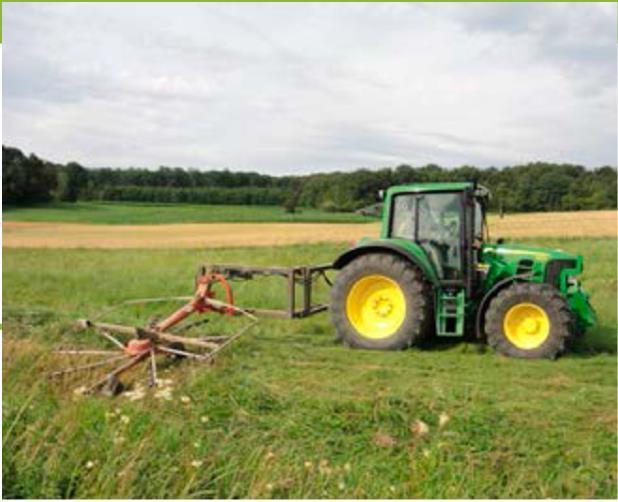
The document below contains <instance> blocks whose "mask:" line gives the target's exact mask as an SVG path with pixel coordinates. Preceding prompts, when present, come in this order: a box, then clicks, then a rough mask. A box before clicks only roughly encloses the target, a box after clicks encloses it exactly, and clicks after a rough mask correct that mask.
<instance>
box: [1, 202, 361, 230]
mask: <svg viewBox="0 0 618 502" xmlns="http://www.w3.org/2000/svg"><path fill="white" fill-rule="evenodd" d="M2 218H3V220H4V221H35V222H49V221H54V222H56V221H60V222H66V223H91V224H107V225H149V224H164V223H212V222H227V223H234V222H282V223H290V222H308V223H312V222H323V223H362V222H367V221H373V220H372V219H371V218H367V217H364V216H360V215H358V214H355V213H327V212H325V211H320V210H318V209H311V208H299V209H298V210H297V211H296V212H295V213H292V214H291V213H286V212H285V210H284V209H283V208H282V207H281V206H223V205H205V204H201V205H194V204H148V203H115V202H107V203H105V202H77V203H75V204H70V203H54V204H44V205H40V206H36V207H24V208H17V207H13V208H8V209H7V208H3V211H2Z"/></svg>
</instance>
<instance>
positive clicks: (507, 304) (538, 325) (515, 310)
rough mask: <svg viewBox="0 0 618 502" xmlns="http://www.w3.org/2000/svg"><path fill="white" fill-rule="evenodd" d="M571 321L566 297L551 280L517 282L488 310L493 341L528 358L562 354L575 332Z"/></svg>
mask: <svg viewBox="0 0 618 502" xmlns="http://www.w3.org/2000/svg"><path fill="white" fill-rule="evenodd" d="M571 324H572V323H571V313H570V309H569V306H568V304H567V302H566V300H565V299H564V297H563V296H562V295H561V294H560V293H559V292H558V290H556V288H554V287H553V286H550V285H549V284H538V283H529V282H523V283H516V284H513V285H511V286H509V287H508V288H506V289H504V290H502V291H500V293H498V294H497V295H496V297H495V298H494V299H493V300H492V301H491V303H490V304H489V308H488V309H487V312H486V313H485V334H486V335H487V342H488V343H489V345H491V346H492V347H493V348H494V349H495V350H496V351H497V352H499V353H501V354H504V355H506V356H510V357H520V358H525V359H540V358H550V359H555V358H556V357H558V356H559V355H560V354H561V353H562V352H564V349H565V346H566V342H567V340H568V339H569V338H570V337H571V335H572V333H571Z"/></svg>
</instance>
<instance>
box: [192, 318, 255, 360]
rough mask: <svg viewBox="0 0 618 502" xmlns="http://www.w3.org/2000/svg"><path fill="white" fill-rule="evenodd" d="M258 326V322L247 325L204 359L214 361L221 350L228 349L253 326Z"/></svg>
mask: <svg viewBox="0 0 618 502" xmlns="http://www.w3.org/2000/svg"><path fill="white" fill-rule="evenodd" d="M256 324H257V320H256V321H255V322H252V323H251V324H247V325H246V326H245V327H243V328H241V329H240V330H239V331H238V332H236V334H234V335H232V336H230V337H229V338H228V340H227V341H225V342H223V343H222V344H221V345H219V347H217V348H216V349H214V350H213V351H212V352H209V353H208V354H207V355H205V356H204V359H212V357H213V356H214V355H215V354H216V353H218V352H220V351H221V350H223V349H224V348H225V347H227V346H228V345H229V344H230V343H232V342H233V341H234V340H236V339H237V338H239V337H240V336H241V335H243V334H244V333H245V332H246V331H247V330H248V329H249V328H252V327H253V326H255V325H256Z"/></svg>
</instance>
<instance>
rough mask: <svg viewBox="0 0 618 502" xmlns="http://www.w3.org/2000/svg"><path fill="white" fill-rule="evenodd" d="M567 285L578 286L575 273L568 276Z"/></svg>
mask: <svg viewBox="0 0 618 502" xmlns="http://www.w3.org/2000/svg"><path fill="white" fill-rule="evenodd" d="M566 283H567V286H577V284H578V282H577V279H576V278H575V276H574V275H569V276H568V277H567V278H566Z"/></svg>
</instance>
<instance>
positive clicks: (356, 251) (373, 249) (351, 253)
mask: <svg viewBox="0 0 618 502" xmlns="http://www.w3.org/2000/svg"><path fill="white" fill-rule="evenodd" d="M371 253H390V254H393V255H397V256H400V257H402V258H404V259H405V260H408V261H410V262H412V263H413V264H414V265H416V266H417V267H418V268H419V269H420V270H421V271H422V272H423V275H424V276H425V278H426V279H427V280H428V281H429V282H431V284H432V285H437V284H438V277H437V275H436V272H435V270H434V269H433V268H432V267H431V265H430V264H429V262H428V261H423V260H421V259H420V258H419V257H418V256H416V255H414V253H412V252H410V251H409V250H407V249H405V248H403V247H401V246H398V245H397V244H395V243H391V242H379V241H378V242H375V241H374V242H369V243H367V244H360V245H358V246H356V247H353V248H351V249H348V250H347V251H345V252H343V253H342V254H340V255H339V256H338V257H337V258H336V259H335V261H334V262H333V268H334V269H336V270H341V269H342V268H343V267H345V266H346V265H347V264H348V263H350V262H351V261H353V260H355V259H356V258H358V257H359V256H364V255H367V254H371Z"/></svg>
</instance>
